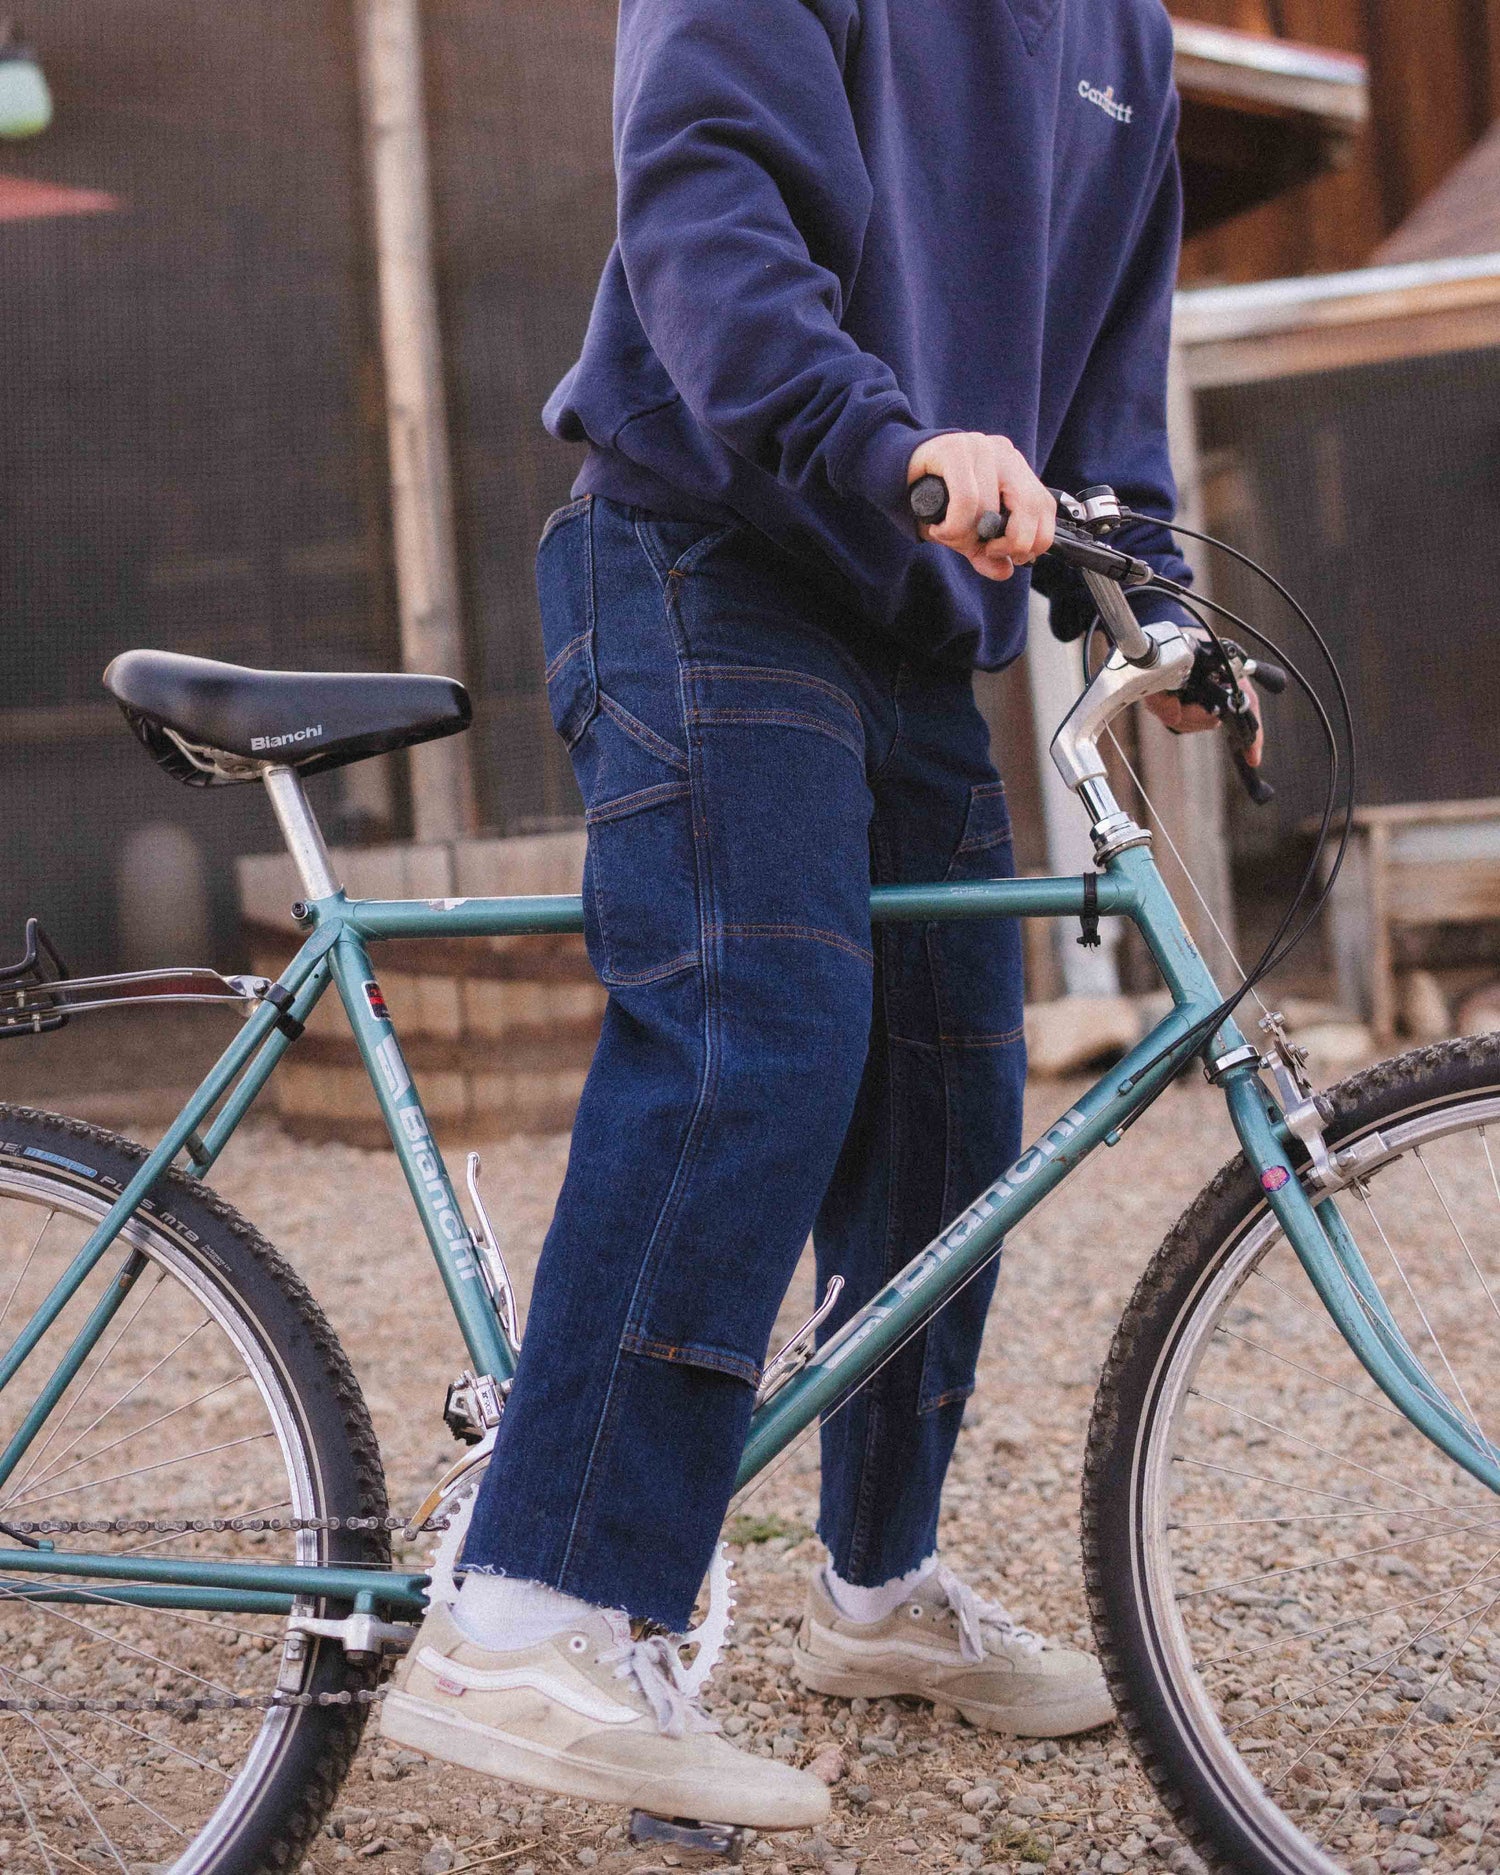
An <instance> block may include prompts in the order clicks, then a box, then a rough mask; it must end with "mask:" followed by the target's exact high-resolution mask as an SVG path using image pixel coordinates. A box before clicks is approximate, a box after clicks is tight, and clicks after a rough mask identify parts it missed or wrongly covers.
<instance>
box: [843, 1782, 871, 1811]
mask: <svg viewBox="0 0 1500 1875" xmlns="http://www.w3.org/2000/svg"><path fill="white" fill-rule="evenodd" d="M845 1795H846V1796H847V1797H848V1799H849V1801H850V1803H856V1804H859V1805H861V1806H863V1805H865V1804H867V1803H868V1802H869V1801H870V1786H869V1785H868V1784H851V1785H850V1786H849V1788H848V1790H847V1791H846V1792H845Z"/></svg>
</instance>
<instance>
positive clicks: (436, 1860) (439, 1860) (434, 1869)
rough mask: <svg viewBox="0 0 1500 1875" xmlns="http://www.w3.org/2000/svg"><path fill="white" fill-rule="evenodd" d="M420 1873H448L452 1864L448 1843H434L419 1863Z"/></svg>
mask: <svg viewBox="0 0 1500 1875" xmlns="http://www.w3.org/2000/svg"><path fill="white" fill-rule="evenodd" d="M419 1866H420V1868H421V1871H422V1875H448V1871H449V1869H451V1868H452V1866H453V1850H452V1848H451V1846H450V1845H449V1844H448V1843H445V1842H440V1843H435V1844H434V1845H433V1847H432V1848H430V1849H429V1850H428V1851H427V1853H426V1855H424V1856H423V1857H422V1860H421V1863H420V1864H419Z"/></svg>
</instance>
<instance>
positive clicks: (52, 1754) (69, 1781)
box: [21, 1712, 182, 1875]
mask: <svg viewBox="0 0 1500 1875" xmlns="http://www.w3.org/2000/svg"><path fill="white" fill-rule="evenodd" d="M21 1717H22V1718H23V1719H24V1720H25V1721H26V1723H27V1724H28V1725H29V1726H30V1727H31V1729H32V1730H33V1731H34V1732H35V1733H36V1735H37V1737H38V1738H40V1739H41V1741H42V1748H43V1750H44V1751H45V1752H46V1753H47V1756H48V1757H49V1758H50V1759H51V1760H52V1762H53V1763H54V1764H55V1765H56V1766H57V1768H58V1770H59V1772H60V1773H61V1774H62V1778H63V1782H64V1783H65V1784H66V1785H67V1787H68V1789H69V1790H70V1791H72V1793H73V1801H74V1802H75V1803H76V1804H77V1805H78V1807H79V1809H80V1810H82V1812H83V1814H84V1815H85V1816H86V1817H87V1818H88V1820H89V1821H90V1823H92V1824H93V1826H94V1829H95V1831H96V1832H97V1834H98V1837H99V1840H100V1842H102V1843H103V1844H104V1846H105V1848H106V1849H107V1850H108V1851H109V1853H110V1855H111V1856H112V1857H113V1858H114V1862H115V1866H116V1867H117V1868H119V1869H120V1870H122V1871H123V1875H130V1871H129V1869H128V1868H126V1866H125V1863H124V1861H123V1859H122V1858H121V1855H120V1852H119V1850H118V1849H116V1847H115V1846H114V1844H113V1843H112V1842H111V1841H110V1839H109V1836H108V1835H107V1834H106V1832H105V1828H104V1825H103V1824H102V1823H101V1822H100V1821H99V1819H98V1817H97V1816H96V1815H95V1814H94V1812H93V1810H92V1809H90V1807H89V1804H88V1800H87V1798H86V1797H85V1796H84V1794H83V1792H82V1791H81V1790H80V1789H79V1788H78V1784H77V1781H76V1780H75V1778H74V1776H73V1774H72V1772H71V1771H70V1770H69V1769H68V1767H67V1765H66V1764H64V1763H63V1761H62V1759H61V1758H59V1757H58V1755H57V1753H56V1751H54V1750H53V1748H52V1742H51V1740H50V1739H49V1738H48V1736H47V1733H46V1729H45V1727H43V1726H41V1725H39V1724H38V1723H37V1721H36V1719H35V1718H34V1717H33V1716H32V1715H31V1713H29V1712H23V1713H22V1714H21ZM177 1833H178V1835H181V1834H182V1832H181V1830H179V1831H178V1832H177Z"/></svg>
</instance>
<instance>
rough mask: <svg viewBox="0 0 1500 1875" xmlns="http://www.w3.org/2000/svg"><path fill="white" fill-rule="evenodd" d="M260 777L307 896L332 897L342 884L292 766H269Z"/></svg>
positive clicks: (312, 897)
mask: <svg viewBox="0 0 1500 1875" xmlns="http://www.w3.org/2000/svg"><path fill="white" fill-rule="evenodd" d="M262 779H263V780H264V782H265V784H266V793H267V794H269V795H270V797H271V806H272V807H273V808H274V809H275V813H276V819H277V821H278V823H279V824H280V827H281V832H282V836H283V838H284V839H285V840H286V846H287V851H288V852H289V853H290V854H291V856H292V864H293V865H294V866H295V867H296V868H297V877H298V878H299V879H300V880H301V882H302V890H303V893H304V894H305V895H306V896H307V897H308V898H309V899H314V900H316V899H320V898H332V897H333V896H334V894H335V893H336V892H339V891H341V890H342V889H343V888H342V887H341V886H340V884H339V882H338V880H337V878H335V876H334V871H333V861H332V860H331V859H330V858H329V855H328V847H327V845H326V843H325V842H324V839H323V829H322V828H321V827H320V826H319V825H318V823H317V820H316V818H315V817H314V815H313V811H312V808H311V807H310V806H309V805H308V800H307V796H306V794H305V793H304V792H303V789H302V780H301V777H300V776H299V775H298V773H297V771H296V770H295V769H294V768H284V767H280V766H277V767H268V768H267V769H266V770H265V772H264V774H263V776H262Z"/></svg>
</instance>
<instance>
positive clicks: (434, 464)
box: [355, 0, 474, 842]
mask: <svg viewBox="0 0 1500 1875" xmlns="http://www.w3.org/2000/svg"><path fill="white" fill-rule="evenodd" d="M355 11H356V21H357V31H358V39H359V64H360V90H361V97H362V101H363V110H364V138H365V162H366V169H367V175H368V179H369V190H370V202H371V213H372V217H373V222H374V234H375V251H376V263H377V273H378V278H379V284H380V334H381V349H382V353H383V356H384V361H385V385H386V415H387V424H388V428H389V435H390V456H391V508H392V518H393V525H394V531H395V552H396V585H397V596H398V601H399V606H400V615H401V661H402V664H403V665H404V666H405V668H406V669H407V670H411V671H435V672H441V673H443V674H445V675H447V676H450V677H462V676H463V674H464V644H463V620H462V617H461V612H460V603H459V577H458V541H457V535H456V532H455V529H454V521H453V484H452V473H451V467H450V459H449V443H448V420H447V410H446V406H445V401H444V395H443V365H442V335H441V329H440V326H439V322H438V305H437V288H436V281H435V272H434V264H433V248H432V208H431V183H430V177H429V169H428V156H427V119H426V108H425V103H424V98H423V90H422V28H421V18H420V15H419V12H418V0H355ZM410 760H411V779H412V814H413V822H414V826H413V831H414V833H415V836H416V838H417V839H418V840H419V841H422V842H431V841H436V840H452V839H455V838H457V837H458V836H460V835H462V834H465V833H468V832H470V831H472V828H473V825H474V788H473V778H472V776H471V774H470V771H469V762H468V750H467V746H466V744H465V741H464V739H463V738H462V737H450V738H448V739H446V740H444V741H441V742H429V743H426V744H424V745H422V746H421V747H419V748H415V749H413V750H412V751H411V753H410Z"/></svg>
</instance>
